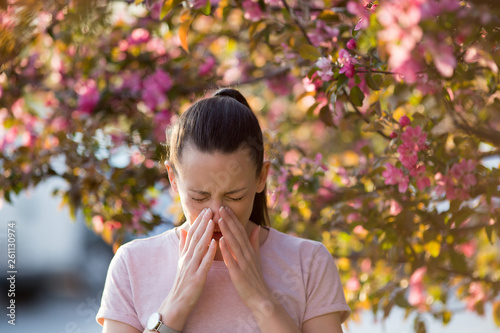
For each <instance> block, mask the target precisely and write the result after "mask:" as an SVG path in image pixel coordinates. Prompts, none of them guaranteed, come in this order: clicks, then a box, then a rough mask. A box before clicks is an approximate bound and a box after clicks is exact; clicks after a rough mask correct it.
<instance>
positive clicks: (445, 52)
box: [423, 40, 457, 77]
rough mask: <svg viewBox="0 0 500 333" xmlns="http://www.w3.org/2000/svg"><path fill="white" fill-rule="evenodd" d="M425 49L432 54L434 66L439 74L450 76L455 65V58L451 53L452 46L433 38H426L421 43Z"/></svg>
mask: <svg viewBox="0 0 500 333" xmlns="http://www.w3.org/2000/svg"><path fill="white" fill-rule="evenodd" d="M423 45H424V46H425V48H426V50H427V51H428V52H429V53H430V54H431V55H432V60H433V62H434V66H436V69H437V70H438V72H439V74H441V75H442V76H444V77H451V76H452V75H453V71H454V70H455V67H457V59H456V58H455V55H454V54H453V47H452V46H450V45H448V44H446V43H444V42H436V41H434V40H426V42H425V43H424V44H423Z"/></svg>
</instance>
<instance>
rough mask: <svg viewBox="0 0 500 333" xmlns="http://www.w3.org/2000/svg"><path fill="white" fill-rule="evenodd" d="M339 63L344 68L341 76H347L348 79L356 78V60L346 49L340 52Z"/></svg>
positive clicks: (341, 70) (340, 71)
mask: <svg viewBox="0 0 500 333" xmlns="http://www.w3.org/2000/svg"><path fill="white" fill-rule="evenodd" d="M338 62H339V64H341V65H342V68H341V69H340V70H339V73H340V74H345V76H347V77H348V78H352V77H354V75H355V74H356V71H355V69H354V59H353V58H352V57H351V54H350V53H349V52H348V51H346V50H345V49H340V50H339V58H338Z"/></svg>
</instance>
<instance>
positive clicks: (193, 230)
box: [186, 208, 212, 247]
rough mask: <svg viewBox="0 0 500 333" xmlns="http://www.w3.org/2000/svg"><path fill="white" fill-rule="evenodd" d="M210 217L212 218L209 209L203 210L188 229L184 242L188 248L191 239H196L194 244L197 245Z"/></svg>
mask: <svg viewBox="0 0 500 333" xmlns="http://www.w3.org/2000/svg"><path fill="white" fill-rule="evenodd" d="M211 217H212V210H211V209H210V208H205V209H203V210H202V211H201V213H200V215H198V217H197V218H196V220H195V221H194V222H193V224H192V225H191V226H190V227H189V231H188V237H187V240H186V244H188V246H189V247H190V246H191V243H192V238H193V237H196V238H197V239H196V240H195V243H197V242H198V241H199V240H200V238H201V235H202V234H203V232H204V231H205V228H206V225H207V224H208V221H209V220H210V218H211ZM198 229H200V230H198Z"/></svg>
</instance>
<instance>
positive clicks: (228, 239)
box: [219, 218, 254, 270]
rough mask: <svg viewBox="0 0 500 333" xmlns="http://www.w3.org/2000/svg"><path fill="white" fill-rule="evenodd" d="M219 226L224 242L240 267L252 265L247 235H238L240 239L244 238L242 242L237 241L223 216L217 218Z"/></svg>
mask: <svg viewBox="0 0 500 333" xmlns="http://www.w3.org/2000/svg"><path fill="white" fill-rule="evenodd" d="M219 227H220V229H221V231H222V235H223V237H224V240H225V244H226V245H227V247H228V248H229V249H230V251H231V252H232V254H233V256H234V258H235V260H236V261H237V262H238V265H239V266H240V268H241V269H243V270H244V269H245V268H246V267H247V266H251V267H253V266H254V265H253V258H252V253H251V252H250V251H251V246H252V245H250V242H249V240H248V237H240V239H241V238H246V239H244V240H243V244H242V242H241V241H239V240H238V239H237V238H236V237H235V235H234V233H233V232H232V231H231V230H230V229H229V227H228V223H227V222H226V220H224V219H223V218H221V219H219ZM240 234H241V233H240Z"/></svg>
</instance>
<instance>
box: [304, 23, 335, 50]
mask: <svg viewBox="0 0 500 333" xmlns="http://www.w3.org/2000/svg"><path fill="white" fill-rule="evenodd" d="M339 34H340V30H339V28H337V27H333V28H332V27H330V26H328V25H327V24H326V23H325V22H324V21H322V20H317V21H316V28H315V29H314V30H313V31H312V32H308V33H307V37H309V40H310V41H311V43H312V44H313V45H314V46H320V45H322V44H323V42H330V41H332V40H333V41H334V42H335V41H336V40H337V37H338V35H339Z"/></svg>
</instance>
